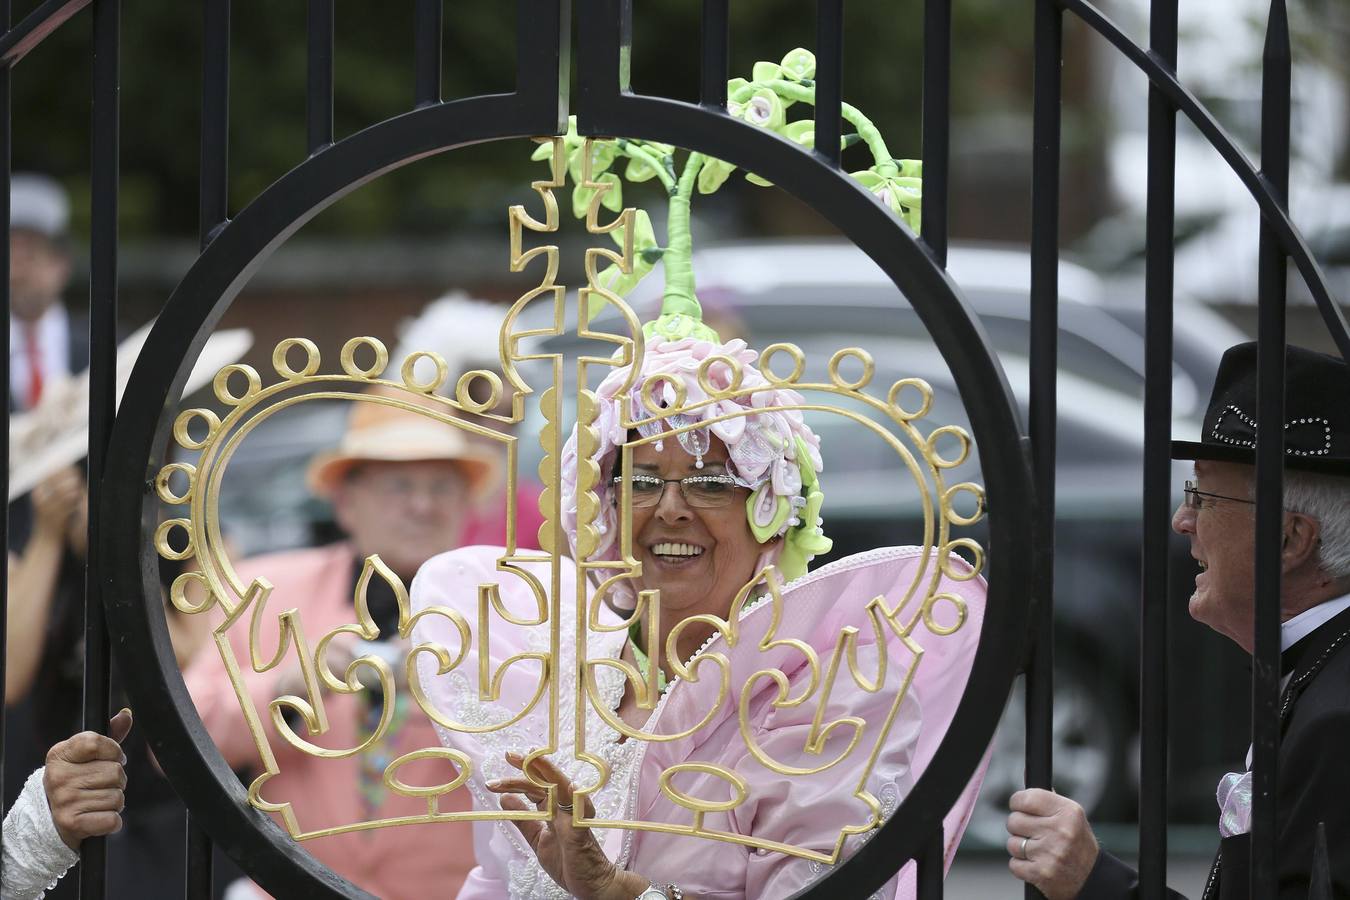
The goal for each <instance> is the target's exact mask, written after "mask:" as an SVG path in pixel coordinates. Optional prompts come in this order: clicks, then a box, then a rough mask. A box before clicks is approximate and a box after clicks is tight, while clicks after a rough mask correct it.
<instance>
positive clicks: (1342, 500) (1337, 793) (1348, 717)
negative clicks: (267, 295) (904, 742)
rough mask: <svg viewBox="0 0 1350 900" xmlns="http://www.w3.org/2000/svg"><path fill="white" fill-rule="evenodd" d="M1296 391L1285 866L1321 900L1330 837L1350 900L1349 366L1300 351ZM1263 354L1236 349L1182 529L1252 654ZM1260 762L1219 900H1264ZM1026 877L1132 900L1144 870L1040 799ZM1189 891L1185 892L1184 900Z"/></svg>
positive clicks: (1225, 833)
mask: <svg viewBox="0 0 1350 900" xmlns="http://www.w3.org/2000/svg"><path fill="white" fill-rule="evenodd" d="M1285 365H1286V368H1285V385H1286V387H1285V394H1286V398H1287V399H1286V403H1285V405H1286V412H1287V414H1288V417H1289V421H1288V422H1287V423H1286V425H1285V474H1284V526H1283V541H1282V548H1281V554H1280V558H1281V577H1280V619H1281V622H1282V624H1281V626H1280V631H1281V633H1280V643H1281V649H1282V651H1283V654H1282V657H1281V668H1282V672H1283V678H1282V681H1281V692H1282V697H1281V702H1280V725H1281V742H1280V754H1279V775H1278V784H1277V787H1276V793H1277V798H1276V799H1277V808H1276V817H1277V818H1276V826H1277V835H1276V841H1277V847H1276V850H1277V859H1278V881H1279V897H1280V898H1281V900H1295V898H1297V900H1305V898H1307V897H1308V890H1309V884H1310V880H1311V875H1312V866H1313V847H1314V841H1315V840H1316V835H1317V830H1318V828H1319V825H1320V826H1324V827H1325V831H1326V842H1327V848H1328V850H1329V854H1328V856H1329V861H1330V876H1331V891H1332V896H1334V897H1338V898H1350V851H1348V850H1347V848H1350V765H1347V760H1350V367H1347V365H1346V364H1345V363H1344V362H1342V361H1341V360H1339V359H1337V358H1335V357H1331V356H1327V355H1325V354H1322V353H1315V352H1313V351H1311V350H1305V349H1303V348H1301V347H1289V348H1288V351H1287V356H1286V363H1285ZM1256 385H1257V367H1256V344H1254V343H1247V344H1239V345H1237V346H1236V347H1232V348H1230V349H1229V350H1228V351H1227V352H1226V353H1225V354H1224V357H1223V360H1222V361H1221V362H1220V363H1219V372H1218V377H1217V379H1216V382H1215V386H1214V393H1213V395H1212V396H1211V398H1210V402H1209V408H1208V409H1207V411H1206V413H1205V422H1204V431H1203V433H1202V435H1201V440H1199V441H1174V442H1173V445H1172V456H1173V458H1175V459H1193V460H1195V480H1194V481H1193V482H1187V484H1186V488H1185V494H1184V500H1183V501H1182V503H1181V505H1180V506H1179V507H1177V511H1176V513H1175V514H1174V515H1173V517H1172V528H1173V529H1174V530H1175V531H1176V532H1177V533H1178V534H1182V535H1185V536H1186V537H1187V538H1189V539H1190V543H1191V555H1192V556H1193V557H1195V559H1196V561H1197V562H1198V563H1199V565H1200V573H1199V574H1198V575H1197V576H1196V579H1195V592H1194V593H1193V594H1192V595H1191V597H1190V602H1189V610H1190V614H1191V616H1192V617H1193V618H1195V619H1196V620H1197V621H1199V622H1202V623H1204V624H1205V625H1208V626H1209V627H1210V628H1212V629H1214V630H1215V631H1217V632H1219V633H1220V634H1223V635H1225V636H1226V637H1228V638H1231V639H1232V640H1233V641H1234V642H1236V643H1237V644H1238V645H1239V646H1240V647H1242V649H1244V650H1246V651H1247V652H1248V653H1251V652H1252V646H1253V642H1254V633H1255V626H1254V622H1255V613H1254V610H1255V593H1256V591H1255V579H1254V577H1253V568H1252V567H1253V559H1254V542H1255V533H1256V515H1255V509H1256V502H1255V489H1256V484H1255V474H1256V470H1255V468H1254V463H1255V448H1256V415H1255V414H1256ZM1250 763H1251V758H1250V754H1249V755H1248V759H1247V766H1246V767H1244V770H1243V771H1241V772H1233V773H1230V774H1228V775H1225V776H1224V777H1223V779H1222V780H1221V781H1220V782H1219V786H1218V792H1217V799H1218V803H1219V834H1220V847H1219V855H1218V857H1217V858H1216V859H1215V863H1214V867H1213V869H1212V870H1211V872H1210V876H1209V879H1208V880H1207V882H1206V885H1205V891H1204V897H1205V898H1207V900H1219V898H1223V900H1228V898H1246V897H1249V881H1248V860H1249V858H1250V837H1251V836H1250V834H1249V831H1250V817H1251V772H1250V771H1247V768H1248V767H1249V766H1250ZM1010 806H1011V808H1012V814H1011V815H1010V816H1009V817H1008V833H1009V835H1011V837H1009V839H1008V853H1009V854H1010V855H1011V856H1012V857H1013V858H1012V860H1011V861H1010V862H1009V867H1010V868H1011V870H1012V872H1013V874H1014V875H1016V876H1017V877H1018V878H1020V879H1022V880H1023V881H1026V882H1028V883H1030V884H1033V885H1035V886H1036V887H1037V888H1039V889H1040V890H1041V891H1042V892H1043V893H1044V894H1045V895H1046V896H1047V897H1049V898H1050V900H1059V898H1072V897H1080V896H1081V897H1089V898H1116V897H1133V896H1135V893H1136V888H1137V882H1138V875H1137V874H1136V873H1135V872H1134V870H1133V869H1131V868H1129V867H1128V866H1126V865H1125V864H1124V863H1122V862H1120V861H1119V860H1117V859H1116V858H1115V857H1113V856H1111V855H1110V854H1109V853H1106V852H1104V851H1101V850H1099V848H1098V846H1097V841H1096V839H1095V838H1094V837H1093V835H1092V828H1091V825H1090V824H1089V823H1088V821H1087V817H1086V815H1085V814H1084V812H1083V809H1082V807H1080V806H1079V805H1078V804H1076V803H1074V802H1073V801H1072V800H1069V799H1068V798H1065V797H1061V796H1059V795H1058V794H1055V793H1052V792H1050V791H1043V790H1037V789H1031V790H1024V791H1019V792H1018V793H1016V794H1014V795H1013V797H1012V800H1011V802H1010ZM1173 896H1176V895H1173Z"/></svg>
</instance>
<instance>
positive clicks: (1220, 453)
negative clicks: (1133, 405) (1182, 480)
mask: <svg viewBox="0 0 1350 900" xmlns="http://www.w3.org/2000/svg"><path fill="white" fill-rule="evenodd" d="M1172 458H1173V459H1211V460H1214V461H1215V462H1233V463H1245V464H1246V465H1249V466H1254V465H1256V451H1255V450H1252V449H1251V448H1250V447H1234V446H1230V445H1228V444H1206V443H1201V442H1199V441H1173V442H1172ZM1284 465H1285V468H1286V469H1298V470H1300V471H1304V472H1319V473H1321V474H1323V475H1343V476H1350V459H1336V458H1334V457H1320V456H1285V458H1284Z"/></svg>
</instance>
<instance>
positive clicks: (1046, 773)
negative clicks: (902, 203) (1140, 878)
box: [1026, 0, 1064, 897]
mask: <svg viewBox="0 0 1350 900" xmlns="http://www.w3.org/2000/svg"><path fill="white" fill-rule="evenodd" d="M1034 27H1035V34H1036V39H1035V40H1036V46H1035V64H1034V65H1035V73H1034V76H1033V86H1032V93H1033V103H1034V110H1033V114H1032V115H1033V124H1032V127H1033V135H1032V141H1033V149H1032V166H1031V385H1030V386H1031V395H1030V408H1029V416H1028V418H1029V419H1030V427H1031V435H1030V436H1031V448H1032V464H1033V474H1034V478H1035V483H1036V502H1037V509H1036V521H1035V533H1036V548H1037V549H1036V563H1035V571H1034V575H1033V579H1034V595H1035V599H1036V614H1035V619H1034V625H1033V644H1032V651H1031V659H1030V661H1029V664H1028V666H1027V759H1026V782H1027V786H1028V787H1037V788H1049V787H1050V786H1051V776H1052V772H1053V769H1052V766H1053V759H1052V752H1051V745H1052V741H1051V719H1052V716H1053V712H1054V709H1053V705H1054V643H1053V641H1054V625H1053V621H1054V586H1055V584H1054V582H1055V566H1054V564H1055V412H1056V404H1057V399H1056V384H1055V376H1056V363H1057V360H1058V356H1059V155H1060V103H1061V81H1062V72H1061V66H1062V63H1063V41H1064V33H1063V32H1064V19H1063V13H1062V11H1061V10H1060V8H1059V6H1058V5H1057V4H1056V3H1055V0H1036V16H1035V23H1034ZM1026 894H1027V896H1028V897H1038V896H1040V893H1039V892H1038V891H1037V890H1036V889H1035V888H1033V887H1031V886H1030V885H1028V886H1027V889H1026Z"/></svg>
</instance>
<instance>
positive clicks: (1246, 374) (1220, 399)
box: [1172, 342, 1350, 476]
mask: <svg viewBox="0 0 1350 900" xmlns="http://www.w3.org/2000/svg"><path fill="white" fill-rule="evenodd" d="M1284 384H1285V387H1284V398H1285V399H1284V415H1285V426H1284V458H1285V465H1286V466H1287V467H1289V468H1291V469H1304V470H1307V471H1311V472H1324V473H1326V474H1329V475H1347V476H1350V366H1348V365H1346V364H1345V363H1344V362H1343V361H1341V360H1340V359H1338V358H1337V357H1335V356H1328V355H1327V354H1325V353H1318V352H1317V351H1315V350H1308V349H1305V348H1303V347H1294V346H1289V347H1287V348H1286V350H1285V368H1284ZM1256 385H1257V373H1256V343H1255V342H1250V343H1246V344H1237V345H1236V346H1233V347H1229V348H1228V350H1226V351H1225V352H1224V354H1223V359H1222V360H1220V361H1219V372H1218V375H1217V376H1216V377H1215V380H1214V393H1212V394H1211V395H1210V398H1209V407H1208V408H1207V409H1206V410H1205V425H1204V430H1203V431H1202V432H1201V434H1200V440H1199V441H1198V442H1197V441H1173V442H1172V458H1173V459H1213V460H1219V461H1222V462H1239V463H1248V464H1255V462H1256Z"/></svg>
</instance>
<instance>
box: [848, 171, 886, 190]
mask: <svg viewBox="0 0 1350 900" xmlns="http://www.w3.org/2000/svg"><path fill="white" fill-rule="evenodd" d="M849 175H851V176H852V177H853V178H855V179H857V181H858V183H859V184H861V185H862V186H863V187H865V188H867V189H868V190H869V191H873V190H876V189H877V188H878V187H880V186H881V185H882V184H883V183H884V182H885V179H884V178H882V177H881V176H880V175H878V174H877V173H876V170H874V169H863V170H862V171H861V172H850V173H849Z"/></svg>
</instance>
